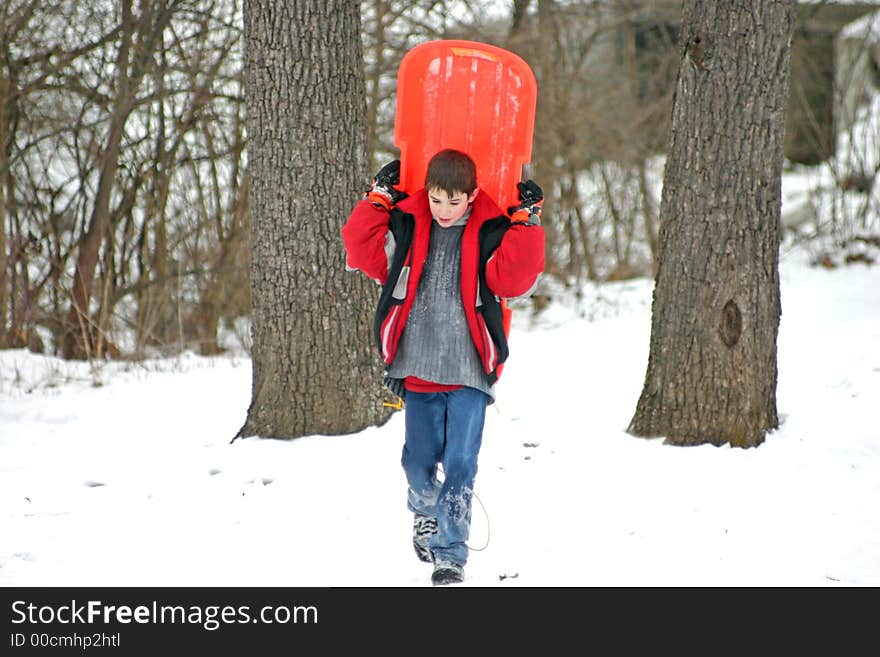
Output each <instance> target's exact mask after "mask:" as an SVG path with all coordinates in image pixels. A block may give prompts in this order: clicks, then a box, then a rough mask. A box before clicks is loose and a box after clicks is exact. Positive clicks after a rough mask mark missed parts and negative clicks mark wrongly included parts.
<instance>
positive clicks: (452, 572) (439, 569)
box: [431, 561, 464, 586]
mask: <svg viewBox="0 0 880 657" xmlns="http://www.w3.org/2000/svg"><path fill="white" fill-rule="evenodd" d="M463 581H464V567H463V566H459V565H458V564H457V563H452V562H451V561H438V562H436V563H435V564H434V573H433V574H432V575H431V583H432V584H433V585H434V586H445V585H446V584H460V583H461V582H463Z"/></svg>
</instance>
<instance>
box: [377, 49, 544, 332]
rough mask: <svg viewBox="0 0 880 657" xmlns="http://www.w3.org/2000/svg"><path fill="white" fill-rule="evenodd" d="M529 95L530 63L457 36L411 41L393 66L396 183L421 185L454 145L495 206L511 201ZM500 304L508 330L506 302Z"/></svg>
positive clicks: (530, 111) (532, 95)
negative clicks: (471, 164) (413, 43)
mask: <svg viewBox="0 0 880 657" xmlns="http://www.w3.org/2000/svg"><path fill="white" fill-rule="evenodd" d="M537 98H538V84H537V82H536V81H535V75H534V73H533V72H532V69H531V68H530V67H529V65H528V64H526V62H525V61H524V60H523V59H522V58H521V57H519V55H516V54H514V53H512V52H510V51H507V50H504V49H503V48H498V47H497V46H492V45H489V44H486V43H478V42H476V41H461V40H441V41H428V42H426V43H422V44H420V45H418V46H415V47H414V48H413V49H412V50H410V51H409V52H408V53H407V54H406V55H405V56H404V57H403V60H402V61H401V63H400V68H399V69H398V72H397V108H396V114H395V123H394V144H395V146H397V147H398V148H399V149H400V188H401V189H403V190H404V191H406V192H408V193H410V194H412V193H413V192H416V191H418V190H419V189H421V188H422V187H423V186H424V183H425V173H426V172H427V170H428V161H429V160H430V159H431V157H432V156H433V155H434V154H435V153H436V152H437V151H440V150H443V149H444V148H454V149H456V150H460V151H463V152H465V153H467V154H468V155H470V156H471V158H473V160H474V162H475V163H476V165H477V182H478V184H479V186H480V188H481V189H482V190H484V191H485V192H486V193H488V194H489V196H491V197H492V199H493V200H494V201H495V202H496V203H497V204H498V207H500V208H507V207H508V206H511V205H515V204H516V203H517V202H518V200H519V199H518V194H517V189H516V183H518V182H519V181H520V180H521V179H522V168H523V165H525V164H528V163H529V162H530V160H531V156H532V136H533V133H534V128H535V106H536V104H537ZM502 307H503V310H504V329H505V332H506V333H508V334H509V332H510V310H509V309H508V308H507V305H506V304H505V303H503V302H502Z"/></svg>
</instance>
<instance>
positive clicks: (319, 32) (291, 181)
mask: <svg viewBox="0 0 880 657" xmlns="http://www.w3.org/2000/svg"><path fill="white" fill-rule="evenodd" d="M244 11H245V14H244V19H245V54H246V59H245V94H246V103H247V115H248V119H247V125H248V166H249V170H250V175H251V189H250V192H251V196H250V203H251V212H252V222H251V226H252V234H251V247H252V257H251V300H252V319H253V391H252V399H251V405H250V408H249V409H248V416H247V419H246V421H245V424H244V426H243V427H242V428H241V429H240V430H239V434H238V435H239V436H253V435H259V436H263V437H276V438H296V437H299V436H305V435H310V434H343V433H351V432H355V431H360V430H362V429H364V428H365V427H367V426H370V425H372V424H378V423H381V422H383V421H384V420H386V419H387V418H388V415H389V410H388V409H387V408H384V407H383V406H382V391H381V369H380V364H379V359H378V356H376V355H375V348H374V347H373V339H372V332H371V327H372V313H373V309H374V304H375V300H376V298H377V297H378V289H377V288H376V286H375V284H371V283H370V282H369V281H367V280H366V278H365V277H363V276H360V275H356V274H352V273H349V272H346V271H345V254H344V250H343V246H342V240H341V237H340V233H339V229H340V226H341V225H342V223H343V222H344V220H345V219H346V218H347V216H348V214H349V212H350V211H351V208H352V207H353V205H354V203H355V201H356V200H357V199H358V198H359V196H360V194H361V193H362V192H363V190H364V188H365V185H366V182H365V176H366V175H367V174H365V171H366V170H367V166H366V155H365V134H366V129H365V104H366V101H365V91H364V77H363V71H362V51H361V42H360V13H359V11H360V10H359V6H358V3H356V2H348V1H347V0H331V1H327V0H308V1H298V2H275V1H274V0H245V3H244Z"/></svg>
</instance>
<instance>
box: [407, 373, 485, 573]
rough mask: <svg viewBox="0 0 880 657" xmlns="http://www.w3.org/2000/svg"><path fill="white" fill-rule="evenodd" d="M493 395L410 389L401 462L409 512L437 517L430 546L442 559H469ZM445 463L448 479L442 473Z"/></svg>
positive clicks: (467, 390) (462, 390)
mask: <svg viewBox="0 0 880 657" xmlns="http://www.w3.org/2000/svg"><path fill="white" fill-rule="evenodd" d="M488 400H489V397H488V396H487V395H486V394H485V393H483V392H481V391H480V390H477V389H475V388H467V387H462V388H458V389H457V390H452V391H449V392H411V391H409V390H407V392H406V411H405V414H406V440H405V442H404V445H403V457H402V458H401V464H402V465H403V471H404V472H405V473H406V479H407V482H408V483H409V491H408V495H407V506H408V507H409V509H410V511H413V512H414V513H420V514H422V515H426V516H435V517H436V518H437V533H436V534H435V535H434V536H433V537H432V538H431V542H430V543H429V544H428V547H429V548H430V549H431V551H432V552H433V553H434V557H435V559H436V560H437V561H452V562H453V563H457V564H461V565H462V566H463V565H464V564H465V562H467V557H468V548H467V539H468V535H469V534H470V525H471V498H472V496H473V488H474V478H475V477H476V475H477V456H478V454H479V452H480V444H481V443H482V440H483V423H484V421H485V419H486V404H487V402H488ZM438 463H442V464H443V473H444V478H443V481H442V482H441V481H440V480H439V478H438V477H437V474H438V472H437V464H438Z"/></svg>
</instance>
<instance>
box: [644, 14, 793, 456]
mask: <svg viewBox="0 0 880 657" xmlns="http://www.w3.org/2000/svg"><path fill="white" fill-rule="evenodd" d="M794 5H795V3H794V0H754V1H753V2H748V3H738V2H737V3H734V2H714V0H688V1H687V2H686V3H685V14H684V21H683V23H682V39H683V43H684V44H685V45H684V53H683V58H682V61H681V65H680V68H679V73H678V81H677V83H676V93H675V100H674V102H673V115H672V128H671V133H670V142H669V149H668V156H667V157H668V159H667V163H666V171H665V174H664V181H663V194H662V200H661V208H660V254H659V255H660V257H659V269H658V271H657V276H656V280H655V289H654V302H653V308H652V321H651V345H650V355H649V358H648V368H647V373H646V376H645V383H644V388H643V390H642V394H641V397H640V398H639V401H638V405H637V407H636V412H635V415H634V417H633V419H632V422H631V424H630V427H629V431H630V432H631V433H632V434H634V435H637V436H646V437H648V436H665V437H666V442H667V443H670V444H677V445H694V444H701V443H712V444H715V445H722V444H726V443H729V444H731V445H733V446H738V447H750V446H755V445H759V444H760V443H761V442H763V440H764V435H765V433H766V432H767V431H769V430H772V429H774V428H776V426H777V425H778V418H777V413H776V377H777V369H776V337H777V333H778V328H779V316H780V299H779V231H778V226H779V214H780V203H781V192H780V187H781V182H780V180H781V172H782V161H783V152H782V145H783V127H784V111H785V101H786V98H787V94H788V77H789V53H790V46H791V36H792V30H793V23H794Z"/></svg>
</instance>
